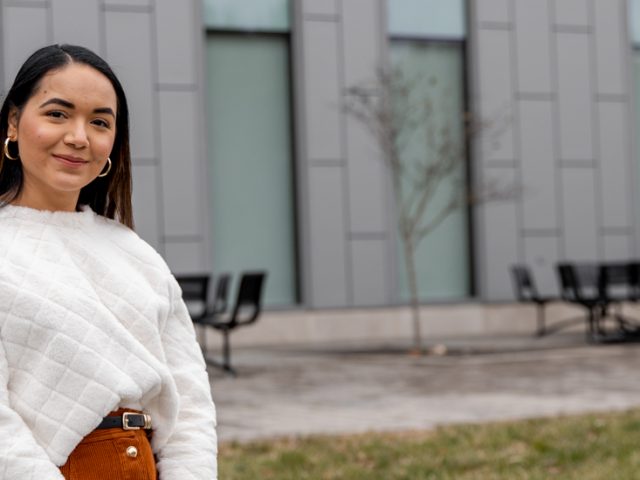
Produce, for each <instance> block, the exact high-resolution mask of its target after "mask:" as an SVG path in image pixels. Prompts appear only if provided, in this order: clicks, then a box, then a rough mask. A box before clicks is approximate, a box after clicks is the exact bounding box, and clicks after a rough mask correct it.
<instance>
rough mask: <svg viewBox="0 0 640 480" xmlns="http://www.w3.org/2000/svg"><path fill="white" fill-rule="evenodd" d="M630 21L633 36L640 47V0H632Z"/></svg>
mask: <svg viewBox="0 0 640 480" xmlns="http://www.w3.org/2000/svg"><path fill="white" fill-rule="evenodd" d="M629 13H630V15H629V22H630V24H631V38H632V40H633V43H634V44H635V45H636V46H638V47H640V0H630V3H629Z"/></svg>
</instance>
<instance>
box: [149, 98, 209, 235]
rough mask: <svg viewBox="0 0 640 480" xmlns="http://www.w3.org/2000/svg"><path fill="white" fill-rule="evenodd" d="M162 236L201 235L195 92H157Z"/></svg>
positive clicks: (200, 158) (200, 159) (199, 153)
mask: <svg viewBox="0 0 640 480" xmlns="http://www.w3.org/2000/svg"><path fill="white" fill-rule="evenodd" d="M159 97H160V138H161V152H162V155H161V165H162V190H163V197H164V232H165V235H199V234H201V233H202V231H201V225H202V220H201V213H202V212H201V205H200V204H201V202H202V199H201V198H200V192H199V190H198V189H197V188H194V185H199V184H200V183H199V174H200V166H199V164H200V162H201V161H202V155H201V152H200V149H199V143H198V141H197V138H198V133H199V132H200V130H199V122H198V118H199V117H198V113H197V112H198V97H197V95H196V93H195V92H159Z"/></svg>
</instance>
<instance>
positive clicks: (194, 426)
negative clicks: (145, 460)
mask: <svg viewBox="0 0 640 480" xmlns="http://www.w3.org/2000/svg"><path fill="white" fill-rule="evenodd" d="M169 284H170V289H169V291H170V301H171V307H170V310H169V316H168V318H167V322H166V324H165V326H164V328H163V330H162V336H161V338H162V343H163V347H164V351H165V356H166V360H167V365H168V367H169V369H170V371H171V374H172V375H173V378H174V380H175V383H176V386H177V389H178V393H179V397H180V398H179V401H180V404H179V410H178V420H177V428H176V430H175V432H174V433H173V434H172V435H171V437H169V440H168V441H167V443H166V444H165V445H164V446H163V447H162V448H161V450H160V451H159V452H158V471H159V473H160V480H215V479H216V478H217V453H218V447H217V436H216V411H215V406H214V404H213V400H212V398H211V387H210V385H209V377H208V374H207V371H206V365H205V362H204V359H203V357H202V352H201V350H200V346H199V345H198V342H197V341H196V335H195V329H194V327H193V322H192V321H191V317H190V316H189V313H188V311H187V307H186V305H185V304H184V302H183V300H182V294H181V291H180V287H179V286H178V283H177V282H176V280H175V278H174V277H173V276H171V277H170V280H169Z"/></svg>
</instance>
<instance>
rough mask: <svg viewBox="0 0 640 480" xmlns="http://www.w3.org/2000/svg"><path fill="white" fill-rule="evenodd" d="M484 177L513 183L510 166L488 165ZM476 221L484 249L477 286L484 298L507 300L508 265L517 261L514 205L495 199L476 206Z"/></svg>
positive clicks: (510, 290) (517, 250)
mask: <svg viewBox="0 0 640 480" xmlns="http://www.w3.org/2000/svg"><path fill="white" fill-rule="evenodd" d="M484 175H485V178H486V180H491V179H494V180H496V181H497V182H500V184H503V185H513V184H514V183H515V182H516V171H515V169H513V168H509V167H505V168H501V167H492V168H486V169H485V173H484ZM478 213H479V217H480V221H481V222H482V223H483V224H484V226H483V230H484V232H485V238H484V245H485V248H486V250H485V251H484V252H479V255H481V256H482V258H481V265H482V267H483V270H484V275H481V276H480V282H481V284H480V285H478V287H479V289H480V291H481V292H482V293H483V296H484V297H485V298H490V299H491V300H510V299H512V298H513V293H512V292H513V287H512V285H511V278H510V276H509V268H510V267H511V265H513V264H514V263H518V262H520V261H521V259H520V254H519V252H520V249H519V245H518V243H519V238H518V233H517V232H518V231H519V221H518V207H517V204H516V203H515V202H512V201H505V202H495V203H488V204H485V205H482V206H481V207H479V208H478Z"/></svg>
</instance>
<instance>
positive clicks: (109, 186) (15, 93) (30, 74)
mask: <svg viewBox="0 0 640 480" xmlns="http://www.w3.org/2000/svg"><path fill="white" fill-rule="evenodd" d="M71 63H80V64H84V65H88V66H90V67H92V68H94V69H95V70H97V71H98V72H100V73H102V74H103V75H104V76H105V77H107V78H108V79H109V81H110V82H111V85H112V86H113V89H114V90H115V92H116V97H117V99H118V105H117V109H118V111H117V113H116V137H115V141H114V143H113V149H112V150H111V155H110V156H109V157H110V158H111V161H112V167H111V170H110V171H109V174H108V175H107V176H106V177H102V178H96V179H95V180H94V181H93V182H91V183H90V184H89V185H87V186H86V187H84V188H83V189H82V190H80V197H79V198H78V207H79V206H81V205H88V206H90V207H91V209H92V210H93V211H94V212H96V213H97V214H99V215H103V216H105V217H107V218H112V219H116V220H118V221H120V222H121V223H123V224H125V225H127V226H128V227H130V228H133V213H132V207H131V153H130V151H129V109H128V107H127V99H126V97H125V94H124V90H123V89H122V85H121V84H120V81H119V80H118V78H117V77H116V76H115V74H114V73H113V71H112V70H111V67H109V65H108V64H107V62H105V61H104V60H103V59H102V58H100V57H99V56H98V55H96V54H95V53H93V52H92V51H91V50H89V49H87V48H84V47H79V46H76V45H49V46H47V47H43V48H41V49H39V50H37V51H36V52H34V53H33V54H32V55H31V56H30V57H29V58H28V59H27V60H26V61H25V62H24V64H23V65H22V67H21V68H20V71H19V72H18V74H17V75H16V79H15V80H14V82H13V85H12V86H11V89H10V90H9V92H8V93H7V96H6V97H5V99H4V102H3V104H2V109H1V110H0V141H2V142H3V143H4V141H5V139H6V138H7V134H8V126H9V113H10V112H11V110H12V109H13V108H15V109H17V110H18V113H20V112H21V111H22V109H23V108H24V106H25V105H26V103H27V102H28V101H29V99H30V98H31V97H32V96H33V94H34V93H35V92H36V91H37V89H38V87H39V85H40V81H41V80H42V78H43V77H44V76H45V75H46V74H47V73H49V72H51V71H54V70H58V69H62V68H64V67H65V66H66V65H69V64H71ZM10 144H11V143H10ZM0 148H2V147H1V146H0ZM12 150H13V146H12ZM16 154H17V152H11V151H10V155H11V156H12V157H13V156H15V155H16ZM0 160H5V161H0V201H1V202H2V203H9V202H11V201H13V200H14V199H15V198H17V196H18V195H19V194H20V191H21V190H22V183H23V173H22V163H21V162H20V161H6V159H3V158H2V157H1V156H0Z"/></svg>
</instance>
